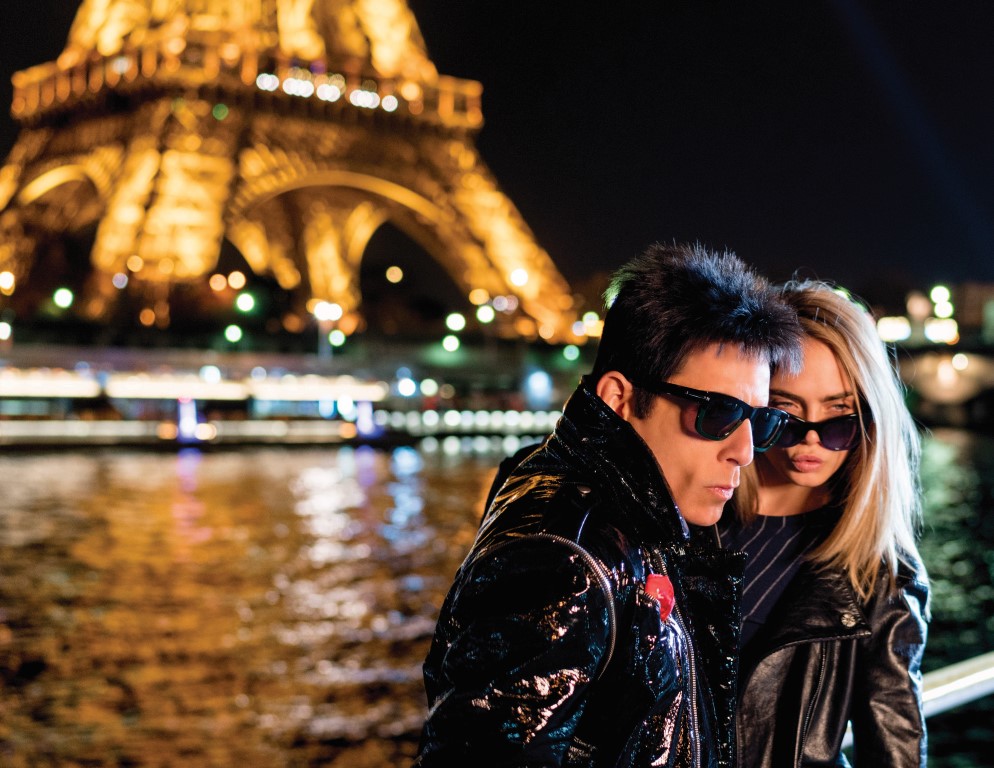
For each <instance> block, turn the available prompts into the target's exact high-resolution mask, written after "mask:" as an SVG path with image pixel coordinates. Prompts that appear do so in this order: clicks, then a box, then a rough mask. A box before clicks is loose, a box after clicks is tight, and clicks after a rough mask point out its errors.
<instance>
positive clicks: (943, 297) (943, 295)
mask: <svg viewBox="0 0 994 768" xmlns="http://www.w3.org/2000/svg"><path fill="white" fill-rule="evenodd" d="M951 295H952V294H951V293H950V292H949V289H948V288H947V287H946V286H944V285H937V286H935V287H934V288H932V290H931V292H930V293H929V295H928V296H929V298H930V299H932V303H933V304H942V303H943V302H947V301H949V297H950V296H951Z"/></svg>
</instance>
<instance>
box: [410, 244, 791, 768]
mask: <svg viewBox="0 0 994 768" xmlns="http://www.w3.org/2000/svg"><path fill="white" fill-rule="evenodd" d="M607 298H608V305H609V310H608V313H607V315H606V317H605V321H604V330H603V334H602V337H601V341H600V346H599V347H598V353H597V359H596V361H595V364H594V370H593V372H592V374H591V375H589V376H587V377H584V379H583V381H582V382H581V384H580V386H579V387H578V388H577V390H576V391H575V392H574V393H573V395H572V396H571V397H570V399H569V401H568V402H567V404H566V407H565V409H564V414H563V417H562V418H561V419H560V421H559V423H558V424H557V425H556V429H555V431H554V433H553V434H552V436H551V437H550V438H549V439H548V440H546V442H545V443H544V444H543V445H542V446H541V447H540V448H539V449H537V450H536V451H535V452H534V453H532V454H531V455H529V456H528V457H527V458H526V459H524V460H523V461H522V462H521V464H520V465H519V466H517V467H516V468H515V469H514V470H513V471H512V472H511V474H510V476H509V477H508V478H507V480H506V482H504V483H503V485H502V487H501V489H500V491H499V492H498V493H497V495H496V498H495V499H494V501H493V503H492V504H491V505H490V507H489V509H488V511H487V513H486V515H485V517H484V520H483V523H482V525H481V527H480V531H479V534H478V536H477V539H476V542H475V543H474V545H473V548H472V551H471V552H470V553H469V555H468V557H467V559H466V561H465V562H464V563H463V565H462V567H461V568H460V569H459V572H458V574H457V575H456V579H455V583H454V584H453V586H452V588H451V590H450V591H449V594H448V596H447V597H446V599H445V603H444V605H443V606H442V611H441V616H440V618H439V621H438V626H437V628H436V631H435V637H434V640H433V643H432V646H431V650H430V651H429V653H428V657H427V659H426V660H425V666H424V675H425V688H426V690H427V693H428V700H429V704H430V711H429V713H428V719H427V721H426V723H425V726H424V731H423V733H422V738H421V747H420V753H419V756H418V758H417V760H416V762H415V765H416V766H419V767H420V768H428V767H429V766H443V765H444V766H474V767H476V766H580V765H582V766H650V765H652V766H656V765H659V766H729V765H731V764H732V759H733V747H734V733H733V706H734V701H735V667H736V658H737V650H738V649H737V644H738V625H739V616H738V592H739V584H740V580H741V573H742V562H741V555H738V554H735V553H729V552H724V551H721V550H719V549H717V547H716V546H714V545H713V544H712V542H711V541H710V540H709V538H708V537H695V538H694V540H693V541H692V540H691V537H690V534H689V529H688V525H687V523H692V524H694V525H697V526H709V525H711V524H713V523H714V522H715V521H716V520H717V519H718V518H719V517H720V515H721V512H722V508H723V506H724V504H725V502H727V501H728V500H729V499H730V498H731V496H732V491H733V490H734V489H735V487H736V486H737V485H738V482H739V470H740V468H741V467H743V466H745V465H747V464H748V463H749V462H750V461H752V457H753V452H754V450H763V449H765V448H767V447H769V445H771V444H772V443H773V442H774V441H775V440H776V438H777V437H778V436H779V432H780V430H781V429H782V427H783V419H785V414H783V413H782V412H780V411H776V410H774V409H771V408H766V407H765V406H766V404H767V399H768V390H769V378H770V369H771V365H783V364H787V365H788V366H790V367H794V366H796V363H797V357H798V354H799V352H798V349H799V338H800V329H799V326H798V324H797V319H796V317H795V316H794V315H793V313H792V312H791V311H790V310H789V309H788V308H787V307H786V305H784V304H783V303H782V302H781V301H780V299H779V298H778V297H777V296H776V295H775V294H774V293H773V292H772V291H771V290H770V288H769V287H768V285H767V283H766V282H765V281H763V280H762V279H761V278H759V277H757V276H756V275H755V274H754V273H752V272H751V271H749V270H748V269H747V268H746V267H745V265H744V264H742V262H741V261H739V260H738V259H737V258H736V257H735V256H734V255H731V254H724V255H716V254H711V253H709V252H707V251H705V250H704V249H703V248H701V247H700V246H683V245H672V246H659V245H656V246H653V247H651V248H650V249H649V250H648V251H646V253H644V254H643V255H642V256H641V257H639V258H637V259H635V260H634V261H633V262H631V263H630V264H628V265H627V266H625V267H623V268H622V269H621V270H619V272H618V273H617V274H616V275H615V277H614V280H613V281H612V285H611V288H610V289H609V291H608V294H607ZM698 539H700V541H698Z"/></svg>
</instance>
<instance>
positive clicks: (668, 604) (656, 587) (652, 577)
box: [645, 573, 676, 621]
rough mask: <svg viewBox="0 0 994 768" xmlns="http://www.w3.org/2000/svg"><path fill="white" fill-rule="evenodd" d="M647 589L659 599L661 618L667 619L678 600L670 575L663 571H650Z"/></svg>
mask: <svg viewBox="0 0 994 768" xmlns="http://www.w3.org/2000/svg"><path fill="white" fill-rule="evenodd" d="M645 591H646V594H648V595H650V596H651V597H654V598H656V600H658V601H659V618H660V620H661V621H666V619H668V618H669V615H670V611H672V610H673V604H674V603H675V602H676V601H675V600H674V598H673V583H672V582H671V581H670V577H669V576H663V575H662V574H661V573H650V574H649V578H647V579H646V580H645Z"/></svg>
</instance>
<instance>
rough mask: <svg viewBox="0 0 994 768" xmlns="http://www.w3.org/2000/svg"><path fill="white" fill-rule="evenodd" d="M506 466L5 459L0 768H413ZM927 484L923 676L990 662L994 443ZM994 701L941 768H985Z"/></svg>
mask: <svg viewBox="0 0 994 768" xmlns="http://www.w3.org/2000/svg"><path fill="white" fill-rule="evenodd" d="M509 447H511V446H508V445H507V444H501V443H499V442H496V441H475V442H473V441H463V442H462V443H458V444H447V445H445V446H442V445H437V444H430V445H425V446H422V447H420V448H419V449H417V450H416V449H413V448H409V447H405V448H397V449H395V450H393V451H382V450H374V449H371V448H339V449H327V450H316V449H315V450H311V449H286V450H283V449H270V448H267V449H258V450H240V451H219V452H206V453H201V452H197V451H193V450H190V451H183V452H180V453H161V452H160V453H157V452H124V451H114V450H106V451H72V452H65V453H39V454H28V455H20V456H17V455H2V456H0V494H2V500H0V765H3V766H10V767H11V768H21V767H26V766H87V767H88V768H89V767H97V766H183V767H185V766H194V767H198V766H212V767H217V768H235V767H236V766H237V767H238V768H243V767H244V768H249V767H251V768H256V767H257V766H259V767H262V768H266V767H268V766H273V767H274V768H282V767H284V766H318V765H321V766H336V767H337V766H341V767H343V768H344V767H345V766H348V768H366V767H370V768H372V767H376V768H380V767H381V766H395V765H396V766H401V765H407V764H408V763H409V762H410V760H411V758H412V757H413V755H414V751H415V749H416V745H417V738H418V734H419V730H420V725H421V721H422V719H423V717H424V712H425V702H424V694H423V690H422V687H421V662H422V660H423V658H424V655H425V652H426V651H427V647H428V643H429V641H430V638H431V633H432V629H433V626H434V621H435V617H436V613H437V610H438V606H439V605H440V603H441V601H442V598H443V596H444V594H445V591H446V590H447V588H448V586H449V583H450V582H451V579H452V575H453V573H454V572H455V569H456V568H457V566H458V564H459V562H460V561H461V559H462V557H463V555H464V554H465V552H466V550H467V548H468V547H469V545H470V543H471V541H472V538H473V535H474V533H475V531H476V526H477V521H478V517H479V513H480V511H481V509H482V505H483V499H484V497H485V494H486V490H487V488H488V487H489V483H490V480H491V478H492V477H493V474H494V468H495V467H496V464H497V462H498V461H499V460H500V458H501V457H502V456H503V455H504V451H505V450H507V449H508V448H509ZM445 449H448V450H445ZM923 479H924V482H925V487H926V498H927V506H928V516H927V521H926V529H925V531H924V536H923V550H924V552H923V554H924V556H925V559H926V563H927V564H928V566H929V570H930V572H931V576H932V578H933V580H934V590H935V600H934V603H933V611H934V620H933V624H932V629H931V639H930V646H929V654H928V658H927V665H926V670H930V669H935V668H938V667H941V666H943V665H944V664H946V663H950V662H953V661H958V660H960V659H964V658H968V657H970V656H972V655H976V654H977V653H980V652H983V651H987V650H991V649H992V648H994V642H992V640H994V581H992V574H994V438H991V437H985V436H980V435H975V434H971V433H968V432H964V431H956V430H938V431H936V432H935V433H934V435H932V436H930V437H929V438H928V439H927V440H926V467H925V472H924V475H923ZM991 699H994V697H988V699H987V700H985V701H982V702H980V703H978V704H974V705H967V706H964V707H962V708H960V709H959V710H955V711H953V712H951V713H948V714H944V715H938V716H936V717H935V718H934V720H933V721H930V726H931V727H930V738H931V742H932V746H931V748H930V765H931V766H933V768H936V767H938V768H942V767H943V766H947V767H948V766H956V767H957V768H959V766H981V765H992V764H994V763H992V761H991V757H990V756H989V752H990V742H991V741H992V740H994V735H992V733H994V731H992V729H991V726H990V723H991V722H992V721H994V706H992V704H991Z"/></svg>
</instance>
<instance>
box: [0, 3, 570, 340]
mask: <svg viewBox="0 0 994 768" xmlns="http://www.w3.org/2000/svg"><path fill="white" fill-rule="evenodd" d="M13 83H14V99H13V104H12V113H13V115H14V117H15V118H16V119H17V120H18V122H19V123H20V125H21V132H20V134H19V137H18V139H17V142H16V144H15V145H14V147H13V150H12V151H11V153H10V155H9V157H8V159H7V162H6V164H5V165H4V166H3V168H2V169H0V272H4V271H6V272H10V273H12V274H13V276H14V278H15V280H16V281H24V280H26V278H27V275H28V274H29V272H30V270H31V268H32V265H33V263H34V262H35V260H36V259H37V258H38V255H39V253H41V252H43V251H44V249H45V248H46V244H50V243H51V242H52V241H53V239H58V238H63V237H66V236H71V235H72V234H73V233H75V232H79V231H81V230H83V229H85V228H87V227H88V228H90V231H91V232H92V231H93V230H94V228H95V234H94V235H93V238H94V239H93V247H92V251H91V253H90V261H91V264H92V269H93V277H92V279H91V280H90V283H89V285H88V287H87V290H86V294H85V296H84V297H83V300H82V302H81V306H82V311H83V312H85V313H86V315H87V316H88V317H91V318H93V319H99V318H101V317H105V316H107V313H108V312H109V311H110V310H111V308H112V306H113V303H114V301H115V295H116V291H117V289H116V288H115V287H114V285H113V283H112V279H113V276H114V275H115V274H118V273H124V274H128V275H129V276H130V277H131V278H132V279H133V280H135V281H137V282H138V283H141V284H145V285H148V286H159V287H162V286H168V285H171V284H175V283H182V282H188V281H196V280H203V279H206V277H207V276H208V275H209V273H210V272H211V270H212V269H214V268H215V267H216V264H217V260H218V256H219V253H220V250H221V244H222V242H223V240H224V239H227V240H228V241H230V243H231V244H233V245H234V246H235V247H236V248H237V250H238V251H239V252H240V253H241V255H242V256H243V257H244V259H245V261H246V262H247V263H248V265H249V266H250V268H251V269H252V270H253V271H255V272H256V273H258V274H260V275H268V276H271V277H272V278H273V279H275V281H277V282H278V284H279V285H280V286H281V287H282V288H284V289H286V290H289V291H294V292H298V293H300V294H301V295H305V296H306V297H307V298H309V299H319V300H325V301H330V302H335V303H337V304H339V305H340V306H341V307H342V309H343V310H344V312H345V313H346V316H348V315H349V314H352V315H355V313H357V312H359V311H360V304H361V297H360V292H359V266H360V263H361V260H362V256H363V253H364V250H365V248H366V246H367V244H368V242H369V240H370V238H371V237H372V235H373V234H374V232H375V231H376V230H377V229H378V228H379V227H380V226H381V225H382V224H384V223H385V222H390V223H391V224H393V225H394V226H396V227H397V228H399V229H400V230H402V231H403V232H405V233H406V234H407V235H408V236H409V237H410V238H411V239H412V240H414V241H415V242H417V243H418V244H420V246H421V247H423V248H424V250H425V251H426V252H427V253H428V254H430V255H431V256H432V257H433V258H434V259H436V260H437V261H438V262H439V263H440V264H441V265H442V266H443V267H444V268H445V269H446V271H447V272H448V274H449V275H451V277H452V279H453V280H454V282H455V283H456V284H457V285H458V286H459V287H460V288H461V289H462V290H463V291H464V292H465V294H466V295H467V296H469V295H471V294H472V295H473V297H474V301H475V303H480V299H481V297H497V296H509V295H513V296H516V297H517V299H518V302H519V311H518V314H517V316H516V317H513V318H509V319H507V321H506V322H505V323H504V325H503V330H504V332H505V333H507V334H508V335H512V334H514V335H522V336H526V337H542V338H545V339H547V340H549V341H560V342H561V341H569V340H572V339H573V338H574V336H573V332H572V325H573V322H574V320H575V314H574V311H573V300H572V297H571V295H570V291H569V287H568V286H567V284H566V282H565V280H564V279H563V278H562V276H561V275H560V273H559V272H558V271H557V269H556V268H555V266H554V264H553V262H552V260H551V259H550V257H549V255H548V254H547V253H546V251H544V250H543V249H542V248H541V247H540V246H539V245H538V244H537V243H536V241H535V238H534V236H533V234H532V232H531V231H530V229H529V228H528V226H527V224H526V223H525V221H524V220H523V218H522V217H521V215H520V213H519V212H518V211H517V209H516V208H515V206H514V204H513V203H512V202H511V200H510V199H508V197H507V196H506V195H505V194H504V193H503V192H502V191H501V190H500V188H499V186H498V184H497V181H496V180H495V178H494V176H493V174H492V173H491V172H490V171H489V169H488V168H487V166H486V164H485V163H484V162H483V160H482V159H481V157H480V155H479V153H478V152H477V150H476V148H475V146H474V137H475V135H476V133H477V132H478V130H479V129H480V128H481V126H482V123H483V116H482V111H481V101H480V97H481V85H480V84H479V83H477V82H475V81H470V80H462V79H457V78H454V77H448V76H445V75H442V74H439V73H438V72H437V70H436V68H435V66H434V64H433V63H432V61H431V60H430V58H429V57H428V54H427V51H426V48H425V45H424V42H423V39H422V36H421V33H420V30H419V28H418V25H417V22H416V20H415V18H414V15H413V13H412V12H411V10H410V8H409V7H408V6H407V4H406V2H405V1H404V0H83V2H82V4H81V6H80V8H79V10H78V11H77V14H76V17H75V21H74V23H73V25H72V27H71V30H70V33H69V39H68V42H67V45H66V47H65V50H64V51H63V53H62V54H61V55H60V56H59V57H58V59H57V60H56V61H54V62H48V63H44V64H40V65H38V66H35V67H32V68H30V69H27V70H24V71H21V72H17V73H16V74H15V75H14V77H13ZM474 291H475V293H473V292H474Z"/></svg>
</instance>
